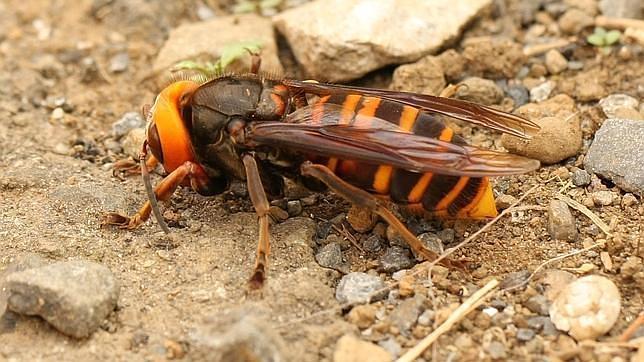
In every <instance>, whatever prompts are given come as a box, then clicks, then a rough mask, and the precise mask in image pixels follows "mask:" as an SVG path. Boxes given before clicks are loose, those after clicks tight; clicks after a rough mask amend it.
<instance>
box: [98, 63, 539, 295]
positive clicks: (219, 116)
mask: <svg viewBox="0 0 644 362" xmlns="http://www.w3.org/2000/svg"><path fill="white" fill-rule="evenodd" d="M311 96H315V98H317V100H316V101H315V102H311V104H309V100H310V98H311ZM441 115H443V116H451V117H455V118H458V119H461V120H465V121H469V122H472V123H475V124H479V125H483V126H486V127H490V128H493V129H496V130H500V131H503V132H507V133H511V134H514V135H517V136H520V137H528V135H529V133H531V132H534V131H536V130H537V129H538V127H537V126H536V125H535V124H533V123H531V122H529V121H526V120H523V119H521V118H519V117H517V116H514V115H511V114H507V113H504V112H500V111H497V110H494V109H492V108H488V107H484V106H480V105H476V104H473V103H469V102H464V101H458V100H453V99H449V98H441V97H433V96H427V95H420V94H413V93H404V92H393V91H387V90H378V89H369V88H356V87H347V86H338V85H331V84H322V83H313V82H302V81H295V80H275V79H267V78H263V77H260V76H258V75H255V74H249V75H244V76H222V77H219V78H215V79H212V80H210V81H208V82H205V83H201V84H200V83H197V82H193V81H178V82H175V83H173V84H171V85H169V86H168V87H166V88H165V89H164V90H163V91H162V92H161V93H160V94H159V95H158V96H157V98H156V101H155V103H154V105H153V106H152V108H151V109H150V111H149V112H148V114H147V115H146V117H147V119H148V128H147V145H148V147H149V149H150V151H151V153H152V155H153V156H154V158H155V159H156V160H158V161H159V162H160V163H161V164H162V165H163V167H164V169H165V171H166V172H167V173H168V174H169V175H168V176H167V177H166V178H165V179H164V180H163V181H162V182H161V183H160V184H159V185H158V186H157V188H156V189H155V196H156V197H157V198H159V199H162V200H164V199H168V198H169V197H170V196H171V195H172V193H173V192H174V190H175V189H176V187H177V186H178V185H180V184H184V185H190V186H191V187H192V188H193V189H194V190H195V191H197V192H199V193H200V194H203V195H214V194H218V193H221V192H223V191H225V190H226V189H227V188H228V185H229V184H230V181H231V180H232V179H233V178H237V179H241V180H246V182H247V184H248V190H249V195H250V197H251V200H252V201H253V205H254V207H255V210H256V211H257V214H258V216H259V222H260V230H259V234H260V235H259V239H260V241H259V247H258V254H257V261H256V266H255V272H254V274H253V277H252V278H251V281H252V283H253V285H254V286H260V285H261V284H262V282H263V280H264V277H265V273H266V263H267V255H268V251H269V244H268V239H269V238H268V205H269V204H268V201H267V198H266V194H269V195H274V196H279V195H280V194H281V193H282V189H283V178H282V176H286V177H293V178H297V179H300V180H302V181H303V182H304V183H305V184H309V185H310V184H315V183H318V184H320V182H321V184H324V185H326V186H328V187H329V188H330V189H331V190H333V191H335V192H336V193H338V194H339V195H340V196H342V197H344V198H346V199H347V200H349V201H350V202H352V203H353V204H356V205H358V206H362V207H367V208H370V209H371V210H372V211H373V212H374V213H376V214H378V215H380V216H381V217H382V218H383V219H384V220H385V221H387V222H388V223H389V224H391V225H392V226H394V227H395V228H396V229H397V231H398V232H399V233H400V234H401V235H402V236H403V238H404V239H405V240H406V241H407V242H408V243H409V244H410V246H411V248H412V249H413V250H414V251H415V252H416V253H417V254H419V255H421V256H423V257H425V258H435V257H436V255H435V254H434V253H432V252H431V251H429V250H428V249H426V248H425V247H424V246H423V245H422V243H420V242H419V241H418V239H416V237H415V236H414V235H413V234H411V233H410V232H409V231H408V230H407V229H406V228H405V227H404V225H403V224H402V223H401V222H400V221H399V220H398V219H397V218H396V217H395V216H394V215H393V214H392V213H391V212H390V211H388V210H387V208H386V207H385V206H384V204H383V203H382V202H381V200H382V199H385V200H388V201H391V202H394V203H396V204H398V205H400V206H401V207H403V208H406V209H408V210H410V211H412V212H415V213H420V214H424V215H430V214H431V215H437V216H439V217H449V218H487V217H493V216H496V214H497V211H496V208H495V205H494V198H493V194H492V189H491V186H490V183H489V180H488V177H489V176H498V175H509V174H517V173H523V172H527V171H531V170H534V169H535V168H537V167H538V162H537V161H534V160H530V159H526V158H522V157H519V156H514V155H509V154H505V153H500V152H494V151H488V150H482V149H478V148H476V147H472V146H468V145H467V144H466V143H465V141H464V140H463V139H462V138H461V137H459V136H458V135H455V134H454V132H453V131H452V130H451V129H450V128H448V127H446V126H445V124H444V122H443V121H442V120H441ZM150 210H151V207H150V203H149V202H147V203H146V204H145V205H144V207H143V208H142V209H141V210H139V212H138V213H137V214H136V215H135V216H134V217H132V218H128V217H122V216H118V215H117V214H112V215H111V217H110V219H109V220H110V221H109V223H111V224H118V225H121V226H123V227H128V228H133V227H136V226H138V225H139V224H140V223H142V222H143V221H144V220H145V219H147V218H148V217H149V214H150Z"/></svg>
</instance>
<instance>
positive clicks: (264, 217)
mask: <svg viewBox="0 0 644 362" xmlns="http://www.w3.org/2000/svg"><path fill="white" fill-rule="evenodd" d="M243 161H244V167H245V169H246V182H247V183H248V194H249V195H250V199H251V201H252V202H253V206H254V207H255V212H256V213H257V216H258V218H259V242H258V244H257V257H256V259H255V269H254V271H253V275H252V276H251V278H250V280H249V284H250V287H251V289H259V288H261V287H262V285H263V284H264V280H265V279H266V269H267V265H268V253H269V252H270V249H271V246H270V235H269V232H268V215H269V214H268V209H269V204H268V200H267V199H266V193H265V192H264V187H263V186H262V180H261V178H260V176H259V170H258V168H257V163H256V162H255V158H253V156H251V155H244V157H243Z"/></svg>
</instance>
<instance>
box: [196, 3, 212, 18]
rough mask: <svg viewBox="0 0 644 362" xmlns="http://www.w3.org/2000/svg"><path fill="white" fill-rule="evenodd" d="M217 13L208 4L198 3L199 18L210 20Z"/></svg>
mask: <svg viewBox="0 0 644 362" xmlns="http://www.w3.org/2000/svg"><path fill="white" fill-rule="evenodd" d="M215 15H216V14H215V12H214V11H213V10H212V9H211V8H210V7H208V6H207V5H205V4H202V3H199V4H197V18H199V20H201V21H204V20H210V19H212V18H214V17H215Z"/></svg>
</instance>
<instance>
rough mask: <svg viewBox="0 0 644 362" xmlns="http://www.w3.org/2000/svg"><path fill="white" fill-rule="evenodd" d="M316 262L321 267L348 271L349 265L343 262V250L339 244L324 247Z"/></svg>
mask: <svg viewBox="0 0 644 362" xmlns="http://www.w3.org/2000/svg"><path fill="white" fill-rule="evenodd" d="M315 260H316V261H317V262H318V264H320V266H322V267H325V268H330V269H335V270H340V271H346V270H348V267H347V265H346V264H345V263H344V262H343V261H342V249H341V248H340V244H338V243H329V244H326V245H324V246H323V247H322V248H320V250H319V251H318V252H317V254H315Z"/></svg>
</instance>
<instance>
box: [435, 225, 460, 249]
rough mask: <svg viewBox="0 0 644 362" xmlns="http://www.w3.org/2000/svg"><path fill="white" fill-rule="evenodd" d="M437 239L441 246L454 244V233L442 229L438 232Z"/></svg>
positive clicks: (450, 230)
mask: <svg viewBox="0 0 644 362" xmlns="http://www.w3.org/2000/svg"><path fill="white" fill-rule="evenodd" d="M438 237H439V238H440V239H441V241H443V245H449V244H451V243H453V242H454V238H455V237H456V231H454V229H451V228H448V229H443V230H441V231H439V232H438Z"/></svg>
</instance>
